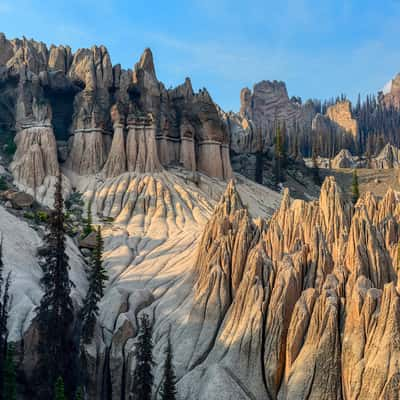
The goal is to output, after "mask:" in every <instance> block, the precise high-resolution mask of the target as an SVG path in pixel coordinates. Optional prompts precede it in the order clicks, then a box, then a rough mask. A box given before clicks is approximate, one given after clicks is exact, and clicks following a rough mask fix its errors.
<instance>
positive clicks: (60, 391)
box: [54, 376, 65, 400]
mask: <svg viewBox="0 0 400 400" xmlns="http://www.w3.org/2000/svg"><path fill="white" fill-rule="evenodd" d="M54 400H65V389H64V380H63V378H61V376H59V377H58V378H57V380H56V384H55V386H54Z"/></svg>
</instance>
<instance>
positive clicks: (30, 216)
mask: <svg viewBox="0 0 400 400" xmlns="http://www.w3.org/2000/svg"><path fill="white" fill-rule="evenodd" d="M24 218H26V219H32V220H34V219H35V213H33V212H32V211H26V212H24Z"/></svg>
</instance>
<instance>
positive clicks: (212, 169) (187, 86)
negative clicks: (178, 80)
mask: <svg viewBox="0 0 400 400" xmlns="http://www.w3.org/2000/svg"><path fill="white" fill-rule="evenodd" d="M0 54H1V56H0V80H1V88H0V94H1V96H0V97H1V100H0V110H1V111H4V112H2V113H1V115H0V127H3V128H4V129H8V130H9V131H10V132H11V133H12V132H13V131H16V132H17V135H16V140H15V141H16V144H17V152H16V154H15V157H14V163H13V174H14V177H15V180H16V182H17V183H19V184H21V185H24V186H26V187H27V188H29V189H30V190H31V191H32V192H33V193H34V192H35V191H36V190H37V188H39V187H40V185H42V183H43V181H44V179H45V178H46V177H51V176H52V175H54V173H55V171H56V170H57V169H58V161H57V148H58V153H59V160H60V162H61V167H62V168H64V169H65V170H66V171H67V173H68V175H69V176H70V177H73V176H88V175H95V174H104V175H105V176H106V177H111V176H117V175H118V174H121V173H124V172H127V171H132V172H137V173H143V172H155V171H160V170H161V169H162V167H163V166H164V167H168V166H171V165H182V166H183V167H184V168H186V169H189V170H190V171H193V172H195V171H197V170H198V171H201V172H203V173H205V174H207V175H210V176H214V177H217V178H220V179H229V178H230V177H231V176H232V170H231V166H230V159H229V135H228V132H227V129H226V126H225V124H224V123H223V122H222V121H221V119H220V117H219V114H218V109H217V106H216V105H215V104H214V102H213V101H212V99H211V96H210V95H209V94H208V92H207V91H206V90H205V89H204V90H201V91H200V92H199V93H195V92H194V91H193V89H192V86H191V83H190V80H189V79H186V81H185V83H184V84H183V85H181V86H179V87H177V88H175V89H170V90H167V89H165V87H164V86H163V84H162V83H161V82H159V81H158V80H157V76H156V72H155V68H154V62H153V55H152V53H151V51H150V49H146V50H145V51H144V53H143V55H142V57H141V58H140V61H139V62H138V63H137V64H136V65H135V67H134V70H133V71H130V70H123V69H122V68H121V67H120V66H119V65H116V66H114V67H113V65H112V63H111V59H110V56H109V54H108V51H107V49H106V48H105V47H104V46H93V47H92V48H91V49H79V50H77V51H76V52H75V53H72V51H71V49H70V48H69V47H68V46H67V47H65V46H58V47H56V46H51V47H50V48H49V49H48V48H47V47H46V46H45V45H44V44H43V43H39V42H36V41H34V40H27V39H25V38H24V39H23V40H18V39H15V40H7V39H6V38H5V36H4V35H1V36H0ZM112 110H118V117H112V115H111V114H112V113H113V111H112ZM67 143H68V145H67ZM71 173H72V175H71Z"/></svg>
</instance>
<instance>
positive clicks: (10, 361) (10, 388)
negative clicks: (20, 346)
mask: <svg viewBox="0 0 400 400" xmlns="http://www.w3.org/2000/svg"><path fill="white" fill-rule="evenodd" d="M13 356H14V349H13V347H12V346H11V345H8V346H7V354H6V359H5V362H4V374H3V377H4V381H3V399H7V400H16V399H17V382H16V372H15V364H14V357H13Z"/></svg>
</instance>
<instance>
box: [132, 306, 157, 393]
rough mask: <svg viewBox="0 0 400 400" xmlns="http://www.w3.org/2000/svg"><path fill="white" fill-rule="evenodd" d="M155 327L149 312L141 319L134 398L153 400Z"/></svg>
mask: <svg viewBox="0 0 400 400" xmlns="http://www.w3.org/2000/svg"><path fill="white" fill-rule="evenodd" d="M152 331H153V327H152V324H151V323H150V320H149V317H148V315H147V314H143V315H142V317H141V319H140V329H139V334H138V342H137V347H136V362H137V364H136V369H135V373H134V375H133V400H151V389H152V386H153V380H154V378H153V374H152V367H153V365H154V362H153V354H152V353H153V341H152Z"/></svg>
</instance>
